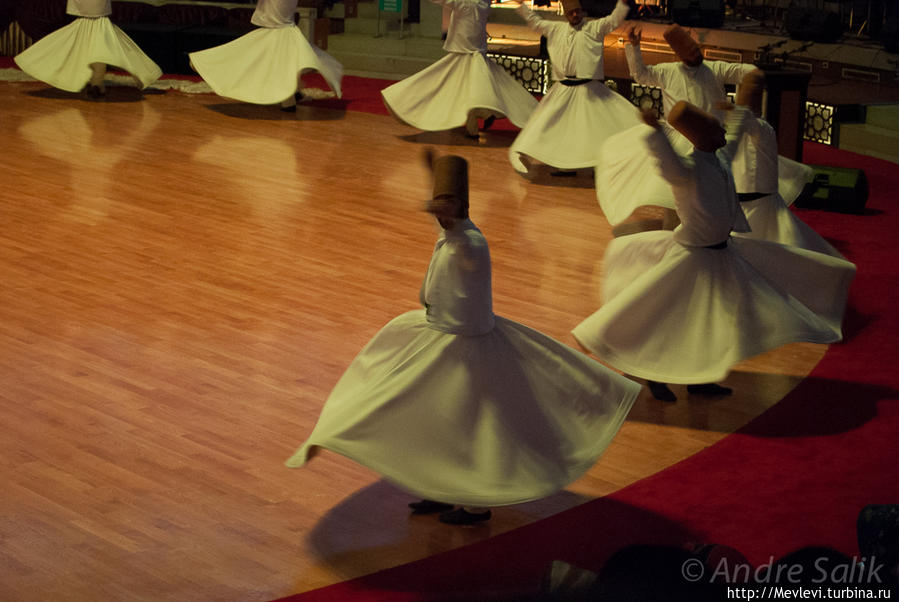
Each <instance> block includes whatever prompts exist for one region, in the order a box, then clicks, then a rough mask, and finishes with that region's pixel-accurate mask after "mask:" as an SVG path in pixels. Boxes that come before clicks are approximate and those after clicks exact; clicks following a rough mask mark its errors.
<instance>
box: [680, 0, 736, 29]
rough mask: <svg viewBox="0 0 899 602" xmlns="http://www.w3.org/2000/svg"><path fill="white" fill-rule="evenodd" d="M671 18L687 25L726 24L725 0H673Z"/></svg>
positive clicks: (711, 25)
mask: <svg viewBox="0 0 899 602" xmlns="http://www.w3.org/2000/svg"><path fill="white" fill-rule="evenodd" d="M668 10H669V11H670V15H671V20H672V21H674V22H675V23H677V24H678V25H685V26H687V27H721V26H722V25H724V0H671V3H670V4H669V6H668Z"/></svg>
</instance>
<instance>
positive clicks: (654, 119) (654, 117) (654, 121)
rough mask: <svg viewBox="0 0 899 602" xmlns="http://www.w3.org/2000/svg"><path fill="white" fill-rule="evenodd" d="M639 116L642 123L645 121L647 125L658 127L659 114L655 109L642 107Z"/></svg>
mask: <svg viewBox="0 0 899 602" xmlns="http://www.w3.org/2000/svg"><path fill="white" fill-rule="evenodd" d="M640 117H642V118H643V123H645V124H646V125H648V126H649V127H651V128H655V129H659V127H660V126H659V116H658V114H656V111H655V109H649V108H645V109H642V110H641V111H640Z"/></svg>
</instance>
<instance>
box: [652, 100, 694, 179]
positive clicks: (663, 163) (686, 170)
mask: <svg viewBox="0 0 899 602" xmlns="http://www.w3.org/2000/svg"><path fill="white" fill-rule="evenodd" d="M642 117H643V123H645V124H646V125H648V126H650V127H651V128H653V132H652V133H651V134H650V135H649V136H648V137H647V138H646V144H647V146H648V148H649V154H650V160H653V159H654V160H655V161H656V164H657V165H658V167H659V171H661V172H662V177H663V178H665V179H666V180H667V181H668V182H669V183H672V184H675V183H679V182H683V181H686V180H687V179H688V178H689V177H690V173H691V169H690V167H689V166H688V165H687V164H685V163H684V161H683V159H681V157H680V155H678V154H677V153H676V152H675V151H674V149H673V148H672V147H671V142H670V141H669V140H668V136H666V135H665V132H664V131H662V128H661V126H660V125H659V118H658V116H657V115H656V112H655V111H654V110H652V109H643V111H642Z"/></svg>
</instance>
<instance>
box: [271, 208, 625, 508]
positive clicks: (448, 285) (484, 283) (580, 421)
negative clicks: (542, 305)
mask: <svg viewBox="0 0 899 602" xmlns="http://www.w3.org/2000/svg"><path fill="white" fill-rule="evenodd" d="M490 280H491V275H490V254H489V250H488V248H487V243H486V241H485V240H484V237H483V235H482V234H481V232H480V231H479V230H478V229H477V228H476V227H475V226H474V224H472V223H471V222H470V221H468V220H464V221H461V222H459V223H457V224H456V225H455V226H454V227H453V228H451V229H449V230H445V231H444V232H443V233H442V234H441V236H440V238H439V239H438V241H437V244H436V246H435V249H434V254H433V255H432V257H431V263H430V266H429V268H428V273H427V275H426V277H425V280H424V283H423V285H422V289H421V293H420V298H421V301H422V303H423V304H424V305H425V307H426V309H424V310H417V311H411V312H407V313H404V314H402V315H400V316H399V317H397V318H395V319H393V320H392V321H391V322H389V323H388V324H387V325H386V326H384V328H382V329H381V330H380V331H379V332H378V333H377V334H376V335H375V337H374V338H373V339H372V340H371V341H370V342H369V343H368V344H367V345H366V346H365V348H364V349H363V350H362V351H361V352H360V353H359V355H358V356H357V357H356V359H354V360H353V362H352V364H350V366H349V368H348V369H347V371H346V372H345V373H344V375H343V376H342V377H341V379H340V381H339V382H338V383H337V386H336V387H335V388H334V390H333V391H332V392H331V395H330V396H329V397H328V400H327V401H326V402H325V406H324V408H323V409H322V413H321V416H320V417H319V419H318V423H317V424H316V425H315V429H314V430H313V431H312V434H311V435H309V438H308V439H307V440H306V442H305V443H304V444H303V446H302V447H301V448H300V449H299V450H298V451H297V452H296V453H295V454H294V455H293V456H292V457H291V458H290V459H289V460H288V461H287V465H288V466H291V467H298V466H302V465H303V464H305V463H306V461H308V460H309V459H310V458H311V457H312V456H313V455H314V453H315V451H316V449H317V448H320V447H321V448H326V449H329V450H331V451H334V452H337V453H339V454H342V455H344V456H347V457H349V458H351V459H353V460H355V461H356V462H359V463H360V464H363V465H364V466H367V467H369V468H371V469H372V470H375V471H376V472H378V473H380V474H382V475H383V476H384V477H385V478H386V479H388V480H389V481H392V482H393V483H395V484H397V485H398V486H399V487H401V488H403V489H406V490H407V491H410V492H412V493H414V494H416V495H418V496H421V497H423V498H427V499H434V500H440V501H444V502H449V503H455V504H467V505H475V506H497V505H506V504H515V503H519V502H526V501H530V500H534V499H538V498H541V497H544V496H547V495H550V494H552V493H555V492H556V491H558V490H560V489H562V488H563V487H565V486H566V485H567V484H568V483H570V482H572V481H573V480H575V479H577V478H578V477H580V476H581V475H582V474H583V473H584V472H585V471H586V470H588V469H589V468H590V467H591V466H592V465H593V464H594V463H595V462H596V460H597V458H598V457H599V456H600V455H601V454H602V452H603V451H604V450H605V448H606V447H607V446H608V444H609V442H610V441H611V440H612V438H613V437H614V436H615V433H616V432H617V431H618V429H619V427H620V425H621V424H622V422H623V421H624V419H625V417H626V415H627V413H628V411H629V410H630V408H631V406H632V404H633V403H634V400H635V399H636V397H637V395H638V393H639V391H640V386H639V385H638V384H637V383H635V382H633V381H631V380H629V379H627V378H625V377H623V376H621V375H620V374H617V373H615V372H612V371H611V370H609V369H608V368H605V367H604V366H602V365H601V364H599V363H598V362H596V361H594V360H593V359H591V358H589V357H587V356H586V355H584V354H583V353H580V352H578V351H575V350H574V349H572V348H570V347H568V346H566V345H563V344H562V343H560V342H558V341H555V340H554V339H552V338H550V337H547V336H546V335H543V334H541V333H539V332H537V331H535V330H532V329H531V328H528V327H527V326H524V325H522V324H519V323H517V322H513V321H511V320H508V319H505V318H502V317H500V316H494V314H493V310H492V301H491V283H490Z"/></svg>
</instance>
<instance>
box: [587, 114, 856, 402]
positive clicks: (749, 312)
mask: <svg viewBox="0 0 899 602" xmlns="http://www.w3.org/2000/svg"><path fill="white" fill-rule="evenodd" d="M732 113H733V114H732V115H730V116H729V117H728V121H729V123H728V126H729V127H728V134H727V140H728V142H727V145H726V146H725V147H724V148H722V149H719V150H718V151H717V152H716V153H706V152H702V151H699V150H694V151H693V153H691V154H690V155H689V156H688V157H683V156H682V155H679V154H678V153H677V152H675V150H674V149H673V148H672V146H671V144H670V142H669V140H668V138H667V137H666V136H665V134H664V133H663V132H662V131H660V130H653V129H652V128H649V127H648V126H640V128H639V130H638V129H637V128H635V130H634V131H633V132H631V134H632V135H635V136H641V137H644V144H645V147H646V148H648V149H649V150H650V153H651V154H650V156H651V161H653V162H655V163H656V164H657V165H656V168H657V169H658V170H659V171H660V172H661V173H662V174H663V176H664V177H665V178H666V180H667V181H668V183H669V184H670V186H671V189H672V191H673V194H674V198H675V204H676V210H677V214H678V216H679V217H680V219H681V224H680V225H679V226H678V227H677V228H676V229H675V230H674V231H673V232H671V231H652V232H641V233H638V234H633V235H630V236H623V237H620V238H616V239H614V240H613V241H612V242H611V243H610V244H609V246H608V247H607V250H606V255H605V258H604V279H603V291H602V293H603V306H602V307H601V308H600V309H599V310H597V311H596V312H595V313H594V314H592V315H591V316H589V317H588V318H587V319H586V320H584V321H583V322H581V323H580V324H579V325H578V326H577V327H575V329H574V330H573V331H572V333H573V334H574V336H575V338H577V340H578V341H579V342H580V343H581V344H582V345H584V346H585V347H586V348H588V349H590V350H591V351H593V352H594V353H595V354H596V355H597V356H598V357H600V358H601V359H602V360H603V361H605V362H607V363H609V364H610V365H612V366H614V367H615V368H618V369H619V370H622V371H624V372H625V373H627V374H632V375H634V376H639V377H641V378H646V379H649V380H655V381H661V382H668V383H681V384H691V383H704V382H712V381H717V380H721V379H723V378H725V377H726V376H727V373H728V372H729V371H730V369H731V367H732V366H733V365H734V364H736V363H737V362H739V361H741V360H744V359H747V358H749V357H752V356H754V355H757V354H759V353H762V352H765V351H768V350H771V349H774V348H776V347H779V346H781V345H784V344H786V343H791V342H799V341H805V342H812V343H832V342H835V341H839V340H840V339H841V338H842V330H841V322H842V318H843V312H844V310H845V306H846V299H847V296H848V290H849V284H850V282H851V281H852V278H853V277H854V275H855V266H854V265H853V264H851V263H849V262H848V261H845V260H842V259H839V258H836V257H831V256H829V255H825V254H822V253H816V252H813V251H807V250H805V249H800V248H797V247H789V246H786V245H781V244H778V243H774V242H769V241H764V240H755V239H750V238H741V237H730V238H729V235H730V232H731V231H732V230H742V231H745V230H747V227H746V226H747V224H746V222H745V218H744V217H743V213H742V211H741V210H740V207H739V205H738V203H737V201H736V191H735V189H734V184H733V176H732V173H731V161H732V159H733V156H734V154H735V153H736V150H737V146H738V144H739V138H740V136H741V134H742V129H743V127H745V119H746V115H745V113H746V111H745V110H744V109H736V110H735V111H733V112H732ZM643 160H645V158H644V159H643ZM601 167H602V168H603V169H606V168H607V166H605V165H603V166H601ZM722 242H724V243H726V245H725V246H724V248H709V247H710V246H711V245H720V243H722Z"/></svg>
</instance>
